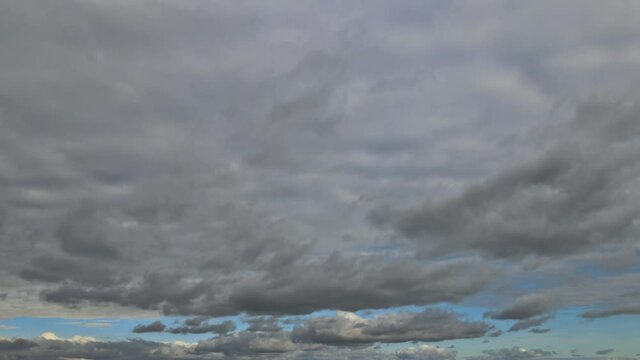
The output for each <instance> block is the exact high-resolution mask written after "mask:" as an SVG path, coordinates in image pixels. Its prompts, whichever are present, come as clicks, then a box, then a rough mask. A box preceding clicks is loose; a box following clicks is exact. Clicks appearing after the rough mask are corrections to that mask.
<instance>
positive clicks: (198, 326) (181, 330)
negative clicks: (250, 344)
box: [167, 319, 236, 334]
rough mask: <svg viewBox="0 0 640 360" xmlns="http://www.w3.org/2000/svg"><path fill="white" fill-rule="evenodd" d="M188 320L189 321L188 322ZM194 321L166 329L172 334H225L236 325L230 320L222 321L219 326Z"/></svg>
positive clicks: (187, 321) (186, 321)
mask: <svg viewBox="0 0 640 360" xmlns="http://www.w3.org/2000/svg"><path fill="white" fill-rule="evenodd" d="M189 320H191V321H190V322H189ZM193 320H194V319H188V320H185V322H184V325H183V326H180V327H173V328H169V329H167V332H170V333H172V334H205V333H214V334H226V333H228V332H231V331H233V330H235V329H236V324H235V323H234V322H233V321H231V320H226V321H223V322H221V323H219V324H211V323H208V322H204V321H201V322H197V323H196V322H194V321H193Z"/></svg>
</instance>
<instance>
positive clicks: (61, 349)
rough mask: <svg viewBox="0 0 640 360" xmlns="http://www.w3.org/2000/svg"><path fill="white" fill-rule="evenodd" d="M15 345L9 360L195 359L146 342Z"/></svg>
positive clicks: (181, 351) (75, 341)
mask: <svg viewBox="0 0 640 360" xmlns="http://www.w3.org/2000/svg"><path fill="white" fill-rule="evenodd" d="M3 342H4V341H3ZM7 342H8V341H7ZM12 344H14V345H13V348H7V349H5V350H6V351H7V355H6V356H8V357H6V359H11V360H13V359H28V360H58V359H96V360H107V359H128V360H134V359H135V360H146V359H149V360H151V359H166V360H169V359H191V358H195V357H194V356H192V355H191V354H190V351H191V350H190V349H189V348H188V347H185V346H182V345H172V344H162V343H155V342H150V341H143V340H129V341H120V342H99V341H95V339H93V340H92V339H87V340H79V339H78V338H76V339H69V340H65V339H60V338H57V337H55V338H51V337H49V338H47V337H39V338H34V339H31V340H28V339H16V340H13V341H12ZM15 344H18V345H15ZM0 351H4V350H0ZM0 356H3V355H0ZM3 359H5V357H3Z"/></svg>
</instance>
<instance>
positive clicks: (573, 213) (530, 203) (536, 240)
mask: <svg viewBox="0 0 640 360" xmlns="http://www.w3.org/2000/svg"><path fill="white" fill-rule="evenodd" d="M639 114H640V108H639V107H638V106H637V105H630V106H627V105H624V104H621V103H585V104H583V105H582V106H580V107H578V109H577V110H576V114H575V117H574V119H573V120H571V121H568V122H567V123H565V124H561V125H558V126H555V127H552V128H550V129H548V130H545V131H546V132H545V134H544V138H545V139H544V141H543V145H542V147H543V149H542V150H540V155H538V156H536V157H534V158H533V159H531V160H525V161H520V162H518V163H516V164H513V165H512V166H509V167H507V168H506V169H504V170H502V171H501V172H500V173H499V174H498V175H495V176H492V177H490V178H488V179H486V180H484V181H482V182H478V183H477V184H475V185H471V186H468V187H467V188H466V189H465V190H464V191H463V192H462V193H460V194H459V195H456V196H453V197H450V198H448V199H445V200H443V201H439V202H433V201H430V202H427V203H424V204H423V205H421V206H418V207H415V208H412V209H409V210H403V211H394V210H385V209H380V210H376V211H374V212H373V213H372V214H371V219H372V221H373V222H374V223H376V224H379V225H386V226H390V227H391V228H392V229H394V230H395V231H396V232H397V233H398V234H399V235H402V236H403V237H405V238H408V239H411V240H412V241H413V243H414V244H415V245H416V246H417V248H418V250H419V251H421V252H422V253H423V254H428V255H438V254H449V253H466V252H470V251H472V252H478V253H481V254H483V255H485V256H488V257H498V258H523V257H527V256H543V257H544V256H566V255H570V254H575V253H576V252H581V251H585V250H588V249H592V248H597V247H599V246H603V245H605V244H611V245H616V244H625V243H629V242H631V241H632V239H633V235H632V234H634V233H635V232H636V231H637V226H636V225H637V219H638V217H639V216H640V207H638V206H637V204H638V203H637V202H636V201H635V199H636V197H637V196H638V193H637V191H635V190H634V189H635V186H636V179H637V175H638V174H639V173H640V166H639V160H640V159H639V158H638V156H637V154H638V151H639V149H638V144H637V141H635V140H636V139H637V137H638V136H640V126H638V122H637V121H636V119H637V117H638V115H639Z"/></svg>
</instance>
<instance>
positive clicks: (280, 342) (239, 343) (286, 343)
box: [195, 331, 296, 356]
mask: <svg viewBox="0 0 640 360" xmlns="http://www.w3.org/2000/svg"><path fill="white" fill-rule="evenodd" d="M294 350H296V345H295V344H294V343H293V342H292V341H291V339H289V337H288V336H287V334H286V333H273V334H268V335H267V334H264V333H252V332H246V331H243V332H239V333H235V334H232V335H225V336H220V337H217V338H213V339H211V340H206V341H200V342H199V343H198V345H197V346H196V348H195V352H197V353H223V354H225V355H227V356H236V355H260V354H279V353H288V352H293V351H294Z"/></svg>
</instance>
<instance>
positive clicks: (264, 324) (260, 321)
mask: <svg viewBox="0 0 640 360" xmlns="http://www.w3.org/2000/svg"><path fill="white" fill-rule="evenodd" d="M247 323H248V324H249V327H248V328H247V331H254V332H255V331H264V332H278V331H281V330H282V327H280V324H279V319H278V318H277V317H274V316H258V317H253V318H249V319H247Z"/></svg>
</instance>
